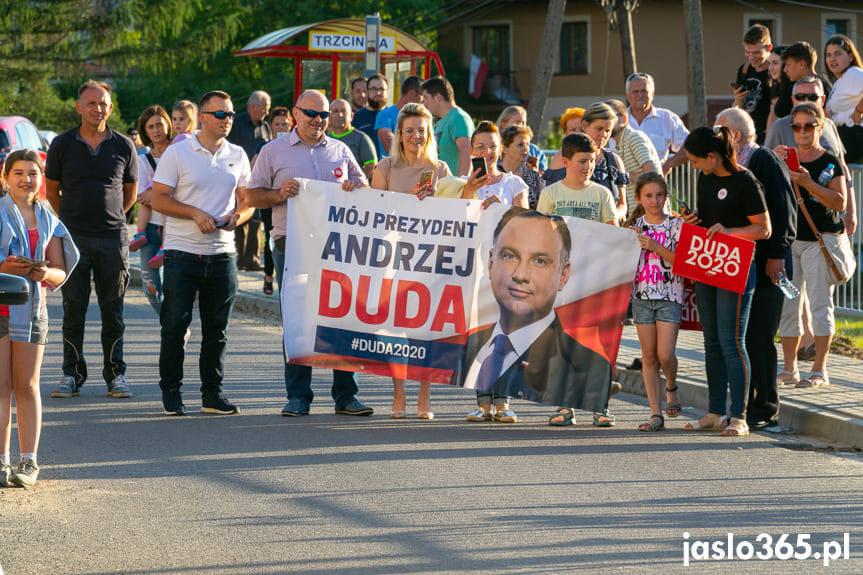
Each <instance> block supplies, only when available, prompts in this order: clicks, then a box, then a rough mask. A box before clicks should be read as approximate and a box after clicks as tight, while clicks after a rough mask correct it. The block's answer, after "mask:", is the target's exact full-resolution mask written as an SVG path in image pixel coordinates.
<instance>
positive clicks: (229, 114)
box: [201, 110, 237, 120]
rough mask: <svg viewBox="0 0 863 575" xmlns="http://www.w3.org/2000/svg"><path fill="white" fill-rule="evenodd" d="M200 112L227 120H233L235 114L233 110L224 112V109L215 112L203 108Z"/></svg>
mask: <svg viewBox="0 0 863 575" xmlns="http://www.w3.org/2000/svg"><path fill="white" fill-rule="evenodd" d="M201 113H202V114H210V115H211V116H213V117H214V118H215V119H217V120H224V119H225V118H227V119H229V120H233V119H234V116H236V115H237V114H236V113H235V112H226V111H224V110H216V111H215V112H206V111H204V110H201Z"/></svg>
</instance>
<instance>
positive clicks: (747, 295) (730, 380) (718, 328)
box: [683, 126, 770, 436]
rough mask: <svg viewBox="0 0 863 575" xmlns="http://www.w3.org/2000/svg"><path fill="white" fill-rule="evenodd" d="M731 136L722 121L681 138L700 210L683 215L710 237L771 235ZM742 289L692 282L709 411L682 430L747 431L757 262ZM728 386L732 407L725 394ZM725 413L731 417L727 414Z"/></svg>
mask: <svg viewBox="0 0 863 575" xmlns="http://www.w3.org/2000/svg"><path fill="white" fill-rule="evenodd" d="M733 138H734V136H733V135H732V133H731V130H729V129H728V128H726V127H724V126H720V127H717V128H714V129H711V128H696V129H695V130H693V131H692V132H691V133H690V134H689V136H687V138H686V141H685V142H684V143H683V147H684V149H686V155H687V156H688V157H689V161H690V162H692V166H693V167H694V168H697V169H698V170H700V171H701V173H700V174H699V176H698V203H697V206H698V209H697V211H696V214H690V215H689V216H687V217H686V218H685V219H686V221H687V222H688V223H693V224H699V225H701V226H702V227H705V228H707V235H708V237H713V236H714V235H715V234H717V233H721V234H727V235H731V236H734V237H737V238H741V239H744V240H750V241H757V240H761V239H764V238H768V237H770V219H769V217H768V215H767V203H766V202H765V201H764V193H763V191H762V190H761V184H760V183H758V180H756V179H755V177H754V176H753V175H752V174H751V173H750V172H749V171H748V170H746V169H745V168H743V167H741V166H738V165H737V155H736V153H735V151H734V146H733ZM741 264H742V265H747V264H748V266H749V278H748V280H747V282H746V289H745V291H744V292H743V293H742V294H738V293H736V292H732V291H729V290H725V289H722V288H717V287H713V286H710V285H707V284H704V283H701V282H696V283H695V302H696V304H697V305H698V314H699V316H700V318H701V328H702V331H703V335H704V362H705V368H706V373H707V388H708V395H709V409H708V413H707V415H705V416H704V417H702V418H701V419H700V420H698V421H697V422H694V423H689V424H687V425H686V426H684V429H685V430H698V429H717V430H718V429H721V430H722V434H723V435H732V436H737V435H746V434H748V433H749V426H748V425H747V424H746V400H747V398H748V395H749V376H750V365H749V356H748V355H747V353H746V346H745V345H744V342H745V339H746V326H747V323H748V321H749V308H750V306H751V304H752V293H753V292H754V291H755V263H754V261H752V262H741ZM729 389H730V391H731V406H730V409H726V405H725V398H726V395H727V393H728V391H729ZM727 412H728V413H729V415H730V420H729V418H728V417H727V416H726V413H727Z"/></svg>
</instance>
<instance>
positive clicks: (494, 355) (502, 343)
mask: <svg viewBox="0 0 863 575" xmlns="http://www.w3.org/2000/svg"><path fill="white" fill-rule="evenodd" d="M511 350H512V344H511V343H510V342H509V338H508V337H507V336H506V335H505V334H502V333H499V334H497V337H495V338H494V350H493V351H492V352H491V355H489V356H488V357H487V358H485V360H483V362H482V365H481V366H480V368H479V375H477V377H476V386H475V387H476V390H477V391H488V390H489V389H491V388H492V386H493V385H494V382H495V381H497V378H498V377H500V370H501V368H502V367H503V358H505V357H506V355H507V354H508V353H509V352H510V351H511Z"/></svg>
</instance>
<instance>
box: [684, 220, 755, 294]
mask: <svg viewBox="0 0 863 575" xmlns="http://www.w3.org/2000/svg"><path fill="white" fill-rule="evenodd" d="M754 253H755V242H750V241H749V240H742V239H740V238H735V237H734V236H729V235H727V234H714V235H713V237H712V238H708V237H707V230H706V229H705V228H701V227H698V226H693V225H691V224H683V229H681V230H680V241H678V242H677V250H676V251H675V253H674V267H672V269H671V271H672V272H673V273H675V274H677V275H679V276H683V277H685V278H689V279H691V280H695V281H699V282H701V283H705V284H707V285H712V286H715V287H718V288H722V289H727V290H729V291H733V292H736V293H743V291H744V290H745V289H746V279H747V277H748V276H749V267H750V265H751V264H752V256H753V254H754Z"/></svg>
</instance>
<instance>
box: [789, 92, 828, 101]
mask: <svg viewBox="0 0 863 575" xmlns="http://www.w3.org/2000/svg"><path fill="white" fill-rule="evenodd" d="M820 97H821V96H819V95H818V94H794V99H795V100H798V101H800V102H817V101H818V98H820Z"/></svg>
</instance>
